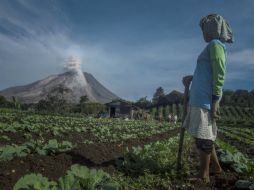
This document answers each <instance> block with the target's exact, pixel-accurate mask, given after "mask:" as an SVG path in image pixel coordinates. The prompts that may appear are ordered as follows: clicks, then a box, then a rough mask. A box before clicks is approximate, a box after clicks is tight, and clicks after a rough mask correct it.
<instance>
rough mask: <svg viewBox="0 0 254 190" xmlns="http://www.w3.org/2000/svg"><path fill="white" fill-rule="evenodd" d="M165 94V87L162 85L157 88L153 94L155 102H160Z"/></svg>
mask: <svg viewBox="0 0 254 190" xmlns="http://www.w3.org/2000/svg"><path fill="white" fill-rule="evenodd" d="M164 96H165V94H164V89H163V88H162V87H161V86H160V87H159V88H157V89H156V92H155V93H154V95H153V104H154V105H155V104H158V102H159V100H160V99H161V98H163V97H164Z"/></svg>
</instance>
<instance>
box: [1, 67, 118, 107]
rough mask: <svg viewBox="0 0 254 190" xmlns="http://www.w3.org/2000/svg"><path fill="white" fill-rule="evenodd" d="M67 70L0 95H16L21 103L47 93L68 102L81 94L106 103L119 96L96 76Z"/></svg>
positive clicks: (28, 101)
mask: <svg viewBox="0 0 254 190" xmlns="http://www.w3.org/2000/svg"><path fill="white" fill-rule="evenodd" d="M82 75H83V76H82V77H81V76H80V73H77V72H73V71H67V72H65V73H62V74H58V75H52V76H49V77H47V78H45V79H43V80H39V81H36V82H33V83H31V84H28V85H24V86H16V87H10V88H7V89H5V90H2V91H0V95H3V96H5V97H6V98H7V99H10V98H11V97H12V96H15V97H18V98H19V100H20V101H21V102H23V103H27V104H29V103H37V102H39V101H40V100H42V99H45V98H46V97H47V96H48V95H49V94H50V95H58V96H61V97H62V98H64V99H65V100H67V101H68V102H70V103H78V102H79V100H80V97H81V96H87V97H88V99H89V100H90V101H93V102H99V103H108V102H111V101H112V100H113V99H117V98H119V97H118V96H117V95H115V94H114V93H112V92H111V91H109V90H108V89H107V88H106V87H104V86H103V85H102V84H101V83H100V82H99V81H97V80H96V78H95V77H94V76H93V75H92V74H90V73H87V72H84V73H83V72H82Z"/></svg>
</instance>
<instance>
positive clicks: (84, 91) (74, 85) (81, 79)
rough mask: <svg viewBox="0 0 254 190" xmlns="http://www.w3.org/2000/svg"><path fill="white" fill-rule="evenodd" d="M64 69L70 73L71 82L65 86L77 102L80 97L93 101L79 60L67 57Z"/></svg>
mask: <svg viewBox="0 0 254 190" xmlns="http://www.w3.org/2000/svg"><path fill="white" fill-rule="evenodd" d="M65 69H66V70H67V71H68V72H70V73H71V80H70V81H69V82H68V84H67V86H68V88H70V89H71V90H72V91H73V92H75V94H76V95H77V97H78V98H77V100H79V97H80V96H85V95H86V96H88V98H89V99H90V100H94V97H93V95H92V92H91V91H92V90H91V88H90V86H89V85H88V83H87V80H86V78H85V76H84V74H83V72H82V70H81V64H80V59H79V58H78V57H74V56H72V57H69V58H68V59H67V61H66V65H65Z"/></svg>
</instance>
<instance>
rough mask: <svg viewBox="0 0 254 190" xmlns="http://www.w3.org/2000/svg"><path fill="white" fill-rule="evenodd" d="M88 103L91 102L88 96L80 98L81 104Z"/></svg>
mask: <svg viewBox="0 0 254 190" xmlns="http://www.w3.org/2000/svg"><path fill="white" fill-rule="evenodd" d="M88 101H89V98H88V96H86V95H85V96H81V97H80V100H79V103H80V104H82V103H86V102H88Z"/></svg>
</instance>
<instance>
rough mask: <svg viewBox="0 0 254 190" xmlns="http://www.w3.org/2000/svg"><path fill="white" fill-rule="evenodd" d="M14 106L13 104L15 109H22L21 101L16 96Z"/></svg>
mask: <svg viewBox="0 0 254 190" xmlns="http://www.w3.org/2000/svg"><path fill="white" fill-rule="evenodd" d="M12 104H13V106H14V108H15V109H20V108H21V103H20V101H19V99H18V98H17V97H15V96H12Z"/></svg>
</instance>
